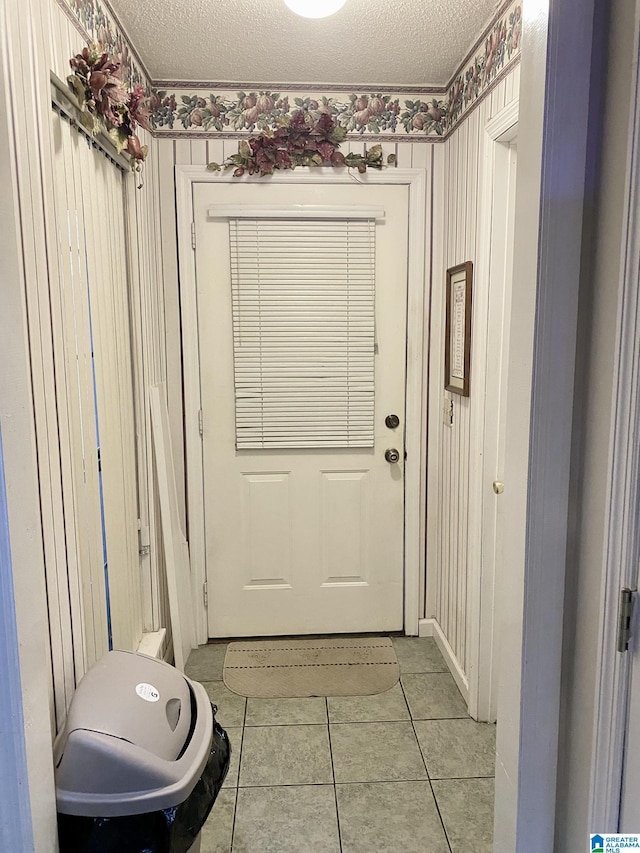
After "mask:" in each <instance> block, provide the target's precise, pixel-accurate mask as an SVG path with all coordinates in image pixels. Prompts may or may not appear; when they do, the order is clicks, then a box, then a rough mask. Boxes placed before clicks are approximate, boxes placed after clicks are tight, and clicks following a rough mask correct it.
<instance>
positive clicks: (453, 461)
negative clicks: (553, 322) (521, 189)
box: [426, 65, 520, 676]
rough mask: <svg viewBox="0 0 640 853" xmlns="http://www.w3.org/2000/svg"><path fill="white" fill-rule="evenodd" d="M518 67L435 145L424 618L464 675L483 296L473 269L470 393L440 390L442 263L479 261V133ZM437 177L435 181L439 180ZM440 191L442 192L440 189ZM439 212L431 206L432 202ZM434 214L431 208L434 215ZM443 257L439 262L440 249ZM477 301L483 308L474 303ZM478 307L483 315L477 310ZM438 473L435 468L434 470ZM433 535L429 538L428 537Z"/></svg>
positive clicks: (515, 81)
mask: <svg viewBox="0 0 640 853" xmlns="http://www.w3.org/2000/svg"><path fill="white" fill-rule="evenodd" d="M519 78H520V68H519V65H516V67H515V68H514V69H513V71H512V72H511V73H510V74H508V75H507V76H506V77H505V78H503V80H501V81H500V83H498V84H497V85H496V86H495V88H494V89H493V90H492V91H491V93H490V94H489V95H488V96H487V97H485V98H484V99H483V100H482V101H481V102H480V103H479V104H477V106H476V107H475V108H474V109H473V110H472V111H470V113H469V114H468V115H467V116H466V117H465V119H464V120H463V121H462V122H461V123H460V125H459V126H458V127H457V128H456V129H455V130H454V131H453V133H452V134H451V136H450V137H449V138H448V139H447V141H446V142H445V143H444V145H443V146H442V150H441V151H436V152H435V154H436V155H437V159H438V160H439V161H441V169H438V168H436V169H435V170H434V200H435V204H436V205H438V204H439V205H440V213H441V222H442V233H441V235H440V236H439V237H438V236H437V237H436V240H435V242H434V278H433V294H432V328H431V359H432V367H431V369H430V384H431V389H430V412H431V414H430V435H431V441H432V443H433V444H434V445H435V446H433V447H430V456H429V459H430V469H431V470H430V473H429V487H428V495H429V498H428V506H429V507H430V508H431V509H429V510H428V512H430V513H431V517H430V518H429V519H428V523H427V530H428V532H429V537H428V543H427V554H428V560H427V593H426V598H427V606H426V615H427V617H433V618H435V619H436V620H437V621H438V623H439V625H440V627H441V629H442V632H443V633H444V635H445V637H446V639H447V641H448V643H449V644H450V646H451V648H452V650H453V652H454V654H455V656H456V660H457V663H458V665H459V667H460V669H461V670H462V672H464V673H465V674H466V676H468V674H469V672H468V666H469V657H470V643H472V642H474V640H473V638H472V637H470V635H469V613H468V607H469V596H468V593H469V590H468V586H469V573H470V570H471V568H472V567H473V568H475V569H477V568H478V567H479V560H480V554H479V553H476V552H475V551H476V545H475V544H474V543H475V542H476V541H477V540H476V538H475V537H474V535H473V534H474V531H473V530H470V528H469V524H470V523H473V524H475V523H476V519H479V517H480V516H479V514H477V515H476V514H473V515H472V516H470V512H469V510H470V506H469V489H470V480H471V477H472V466H474V465H478V464H479V460H477V459H474V457H473V450H472V448H473V447H474V443H475V445H476V446H477V439H478V435H477V431H478V430H483V429H484V424H483V423H482V422H480V418H479V416H478V406H479V403H480V398H479V396H478V395H477V394H475V395H474V370H476V371H477V369H478V367H477V364H478V360H477V359H476V360H475V364H474V352H475V351H476V350H477V349H478V348H479V345H480V342H481V337H482V336H486V335H490V334H491V330H490V329H487V319H488V318H487V316H486V306H487V303H488V300H487V299H486V298H481V296H483V295H486V294H482V293H481V289H483V288H487V287H488V282H487V281H486V280H483V278H482V276H480V275H478V274H477V273H478V269H477V267H476V268H475V269H474V281H473V320H472V328H473V333H472V351H471V394H470V396H469V397H461V396H459V395H457V394H451V393H449V392H446V391H444V390H443V388H444V382H443V376H444V340H443V335H442V329H443V328H444V310H445V309H444V281H445V272H446V269H447V268H448V267H451V266H454V265H455V264H459V263H462V262H463V261H472V262H473V263H474V266H475V265H476V264H477V260H478V255H479V241H480V240H481V239H483V234H484V229H483V222H482V221H481V210H480V203H481V186H482V179H483V168H484V161H483V138H484V133H485V125H486V123H487V122H488V121H489V119H490V118H492V117H493V116H494V115H496V113H498V112H499V111H500V110H501V109H502V108H503V107H504V106H505V105H506V104H507V103H509V102H510V101H511V100H513V99H514V98H517V96H518V85H519ZM440 182H441V183H440ZM441 190H442V193H441V194H440V191H441ZM436 210H437V208H436ZM436 215H437V214H436ZM440 247H441V250H442V260H441V261H438V254H439V250H440ZM479 306H484V308H480V307H479ZM481 310H484V316H481V315H480V311H481ZM451 402H452V403H453V423H452V425H451V426H446V425H444V423H443V409H444V406H445V404H447V405H448V404H449V403H451ZM434 467H435V468H436V469H437V471H433V468H434ZM434 540H435V541H434Z"/></svg>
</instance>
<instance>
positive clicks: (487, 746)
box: [415, 720, 496, 779]
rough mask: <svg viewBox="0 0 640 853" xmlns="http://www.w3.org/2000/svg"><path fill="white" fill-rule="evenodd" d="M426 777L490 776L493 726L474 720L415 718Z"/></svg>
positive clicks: (494, 762) (493, 772) (492, 772)
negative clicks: (426, 772)
mask: <svg viewBox="0 0 640 853" xmlns="http://www.w3.org/2000/svg"><path fill="white" fill-rule="evenodd" d="M415 729H416V734H417V735H418V743H419V744H420V749H421V750H422V754H423V755H424V760H425V761H426V764H427V771H428V773H429V778H430V779H456V778H463V777H472V776H493V775H494V774H495V766H496V727H495V726H494V725H491V724H490V723H476V722H475V721H474V720H416V722H415Z"/></svg>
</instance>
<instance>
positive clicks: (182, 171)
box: [175, 165, 431, 643]
mask: <svg viewBox="0 0 640 853" xmlns="http://www.w3.org/2000/svg"><path fill="white" fill-rule="evenodd" d="M175 178H176V212H177V223H178V258H179V265H180V304H181V323H182V329H183V330H184V329H193V330H195V329H197V328H198V326H197V317H198V313H197V298H196V273H195V255H194V250H193V246H192V240H191V223H192V221H193V185H194V184H196V183H212V184H213V183H220V182H231V181H237V182H244V183H247V182H249V183H256V182H262V183H266V182H269V183H273V184H279V183H281V184H293V183H306V184H308V183H322V184H328V183H334V184H350V183H353V181H358V182H360V183H363V184H392V185H394V184H397V185H406V186H407V187H408V188H409V245H408V252H409V262H408V280H407V288H408V316H407V380H406V415H405V416H406V441H405V447H406V452H407V459H406V464H405V519H404V524H405V565H404V578H405V590H404V629H405V632H406V633H407V634H410V635H417V633H418V620H419V617H420V615H421V614H420V578H421V576H422V575H423V573H424V538H425V524H426V494H425V491H426V447H425V445H424V442H423V440H422V435H423V430H422V425H423V418H424V417H426V383H425V381H424V377H425V363H426V358H425V354H426V353H427V352H428V339H427V336H428V329H429V315H428V312H429V305H428V301H427V300H425V252H424V250H423V248H424V245H425V241H426V240H427V239H428V236H427V235H428V234H429V233H430V230H431V227H430V225H431V223H430V222H429V221H428V216H429V215H430V205H429V204H428V201H429V199H428V198H427V188H428V183H427V173H426V170H424V169H396V168H389V169H385V170H382V171H379V172H378V171H374V170H370V171H368V172H367V173H366V174H364V175H355V174H352V173H351V171H347V170H342V169H341V170H338V169H334V168H333V167H318V168H314V169H306V168H300V169H296V170H295V172H294V171H283V172H277V173H275V174H273V175H272V176H270V177H262V178H258V177H250V176H248V175H245V176H243V177H242V178H234V177H233V176H232V174H231V173H230V172H223V173H222V174H220V173H216V172H209V171H207V169H206V167H205V166H180V165H178V166H176V167H175ZM182 347H183V381H184V407H185V414H184V431H185V444H186V470H187V515H188V519H189V531H188V539H189V550H190V558H191V573H192V583H193V600H194V613H195V614H196V629H197V630H196V633H197V640H198V642H199V643H204V642H206V641H207V639H208V630H207V620H206V611H205V608H204V606H203V599H202V588H203V584H204V583H205V580H206V569H205V546H204V497H203V496H204V491H203V489H204V483H203V475H202V442H201V438H200V428H199V411H200V408H201V402H200V383H199V378H198V377H199V358H198V340H197V335H196V334H189V335H185V334H183V336H182Z"/></svg>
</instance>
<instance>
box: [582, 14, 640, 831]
mask: <svg viewBox="0 0 640 853" xmlns="http://www.w3.org/2000/svg"><path fill="white" fill-rule="evenodd" d="M635 27H636V29H635V33H634V45H635V50H634V53H635V56H636V57H638V56H640V3H636V16H635ZM632 92H633V96H632V99H631V104H634V105H635V106H634V108H633V112H632V114H631V120H630V122H629V131H628V142H627V163H626V178H625V195H624V210H625V226H624V234H623V240H622V246H621V273H620V282H619V285H618V288H619V290H618V316H617V321H616V323H617V329H616V347H615V351H616V354H617V357H616V363H615V372H614V376H613V391H612V395H611V439H610V447H609V458H608V465H607V479H606V483H605V488H606V489H607V501H606V506H607V514H606V518H605V530H606V533H605V543H604V553H603V578H604V580H603V589H602V599H601V601H602V607H601V610H600V612H601V618H600V624H599V626H598V637H599V643H598V646H599V656H598V665H597V676H596V685H597V686H596V690H597V697H596V713H595V722H594V736H593V753H592V754H593V759H592V762H591V779H590V804H589V825H590V826H591V827H593V828H594V831H595V828H597V829H598V831H599V832H600V831H602V832H617V831H618V824H619V818H620V807H621V803H620V796H621V789H622V779H623V772H624V751H625V734H626V731H627V726H628V712H629V692H630V687H631V664H632V656H631V653H625V654H619V653H618V652H617V650H616V640H617V630H618V596H619V593H620V590H621V589H623V588H624V587H627V588H629V589H637V588H638V582H639V577H638V549H639V547H640V524H639V523H638V520H637V519H638V510H639V508H640V493H639V490H638V477H639V474H640V466H639V463H638V459H639V456H640V393H638V390H637V385H638V377H639V376H640V347H638V343H637V342H638V339H639V338H640V295H639V294H638V270H639V269H640V106H638V98H639V97H640V62H637V63H636V67H635V71H634V80H633V87H632ZM634 388H635V389H636V393H635V394H634V393H629V389H634ZM635 598H636V610H637V607H638V601H637V598H638V596H637V595H636V596H635ZM639 625H640V622H639V621H638V615H637V613H636V615H635V620H634V633H635V634H637V632H638V626H639ZM631 649H633V650H634V651H635V654H640V643H639V642H638V639H637V637H636V636H634V638H633V640H632V646H630V651H631Z"/></svg>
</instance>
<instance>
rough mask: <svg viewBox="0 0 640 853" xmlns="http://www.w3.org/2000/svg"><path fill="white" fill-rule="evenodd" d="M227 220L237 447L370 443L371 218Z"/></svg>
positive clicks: (371, 386)
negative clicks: (229, 248)
mask: <svg viewBox="0 0 640 853" xmlns="http://www.w3.org/2000/svg"><path fill="white" fill-rule="evenodd" d="M278 215H280V212H279V211H278V213H277V214H276V213H275V212H272V213H271V214H270V215H268V216H267V217H266V218H257V217H255V218H231V219H230V220H229V233H230V247H231V286H232V301H233V340H234V372H235V396H236V447H237V449H238V450H245V449H259V448H264V449H268V448H302V447H371V446H373V426H374V343H375V341H374V338H375V327H374V319H375V317H374V290H375V287H374V286H375V215H374V214H369V215H368V216H365V215H364V214H362V213H361V214H360V218H356V217H355V216H349V217H348V218H345V217H344V215H343V218H339V217H337V216H336V215H335V214H334V215H333V216H332V217H331V216H329V215H328V214H324V215H322V218H313V216H310V215H308V214H307V215H304V216H297V215H295V214H294V215H293V216H290V217H289V218H277V217H278Z"/></svg>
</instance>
